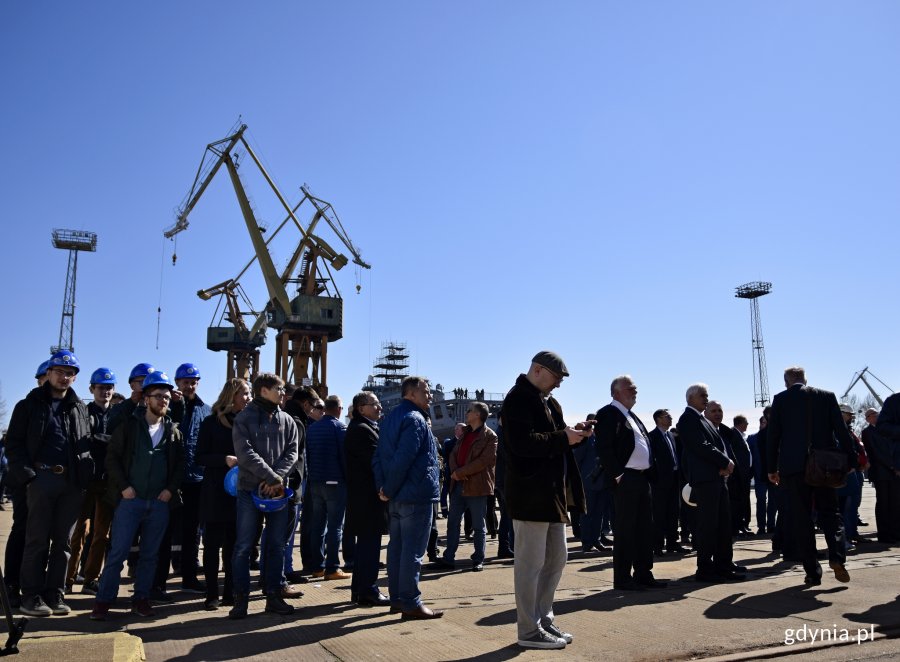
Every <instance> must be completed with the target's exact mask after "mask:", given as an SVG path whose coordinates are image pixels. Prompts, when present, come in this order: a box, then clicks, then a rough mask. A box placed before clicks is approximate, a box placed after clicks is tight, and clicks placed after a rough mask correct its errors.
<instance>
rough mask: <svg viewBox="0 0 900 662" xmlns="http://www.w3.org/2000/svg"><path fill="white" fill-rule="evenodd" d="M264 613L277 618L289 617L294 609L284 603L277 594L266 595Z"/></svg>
mask: <svg viewBox="0 0 900 662" xmlns="http://www.w3.org/2000/svg"><path fill="white" fill-rule="evenodd" d="M266 611H267V612H268V613H270V614H278V615H279V616H290V615H291V614H293V613H294V608H293V607H292V606H291V605H289V604H288V603H287V602H285V601H284V598H282V597H281V596H280V595H279V594H278V593H269V594H268V595H266Z"/></svg>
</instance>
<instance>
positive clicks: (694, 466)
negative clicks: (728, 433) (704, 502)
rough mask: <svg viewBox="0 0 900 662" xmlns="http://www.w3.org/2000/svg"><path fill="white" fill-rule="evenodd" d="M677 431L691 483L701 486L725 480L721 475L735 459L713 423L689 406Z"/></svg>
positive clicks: (684, 465) (680, 419)
mask: <svg viewBox="0 0 900 662" xmlns="http://www.w3.org/2000/svg"><path fill="white" fill-rule="evenodd" d="M677 428H678V438H679V439H681V444H682V447H683V448H684V451H683V456H682V458H681V460H682V463H683V467H684V474H685V476H686V477H687V479H688V482H689V483H690V484H691V485H698V484H700V483H710V482H712V481H714V480H721V479H722V477H721V476H720V475H719V472H720V471H721V470H722V469H725V468H727V467H728V463H729V462H730V461H731V459H730V458H729V457H728V450H727V449H726V448H725V442H724V441H722V437H721V436H720V435H719V433H718V432H717V431H716V429H715V428H714V427H713V424H712V423H710V422H709V421H707V420H706V419H705V418H704V417H703V416H701V415H700V414H698V413H697V412H696V411H695V410H694V409H693V408H692V407H685V410H684V413H683V414H682V415H681V417H680V418H679V419H678V425H677Z"/></svg>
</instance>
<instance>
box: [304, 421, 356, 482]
mask: <svg viewBox="0 0 900 662" xmlns="http://www.w3.org/2000/svg"><path fill="white" fill-rule="evenodd" d="M346 434H347V426H346V425H344V424H343V423H341V422H340V421H339V420H338V419H336V418H335V417H334V416H332V415H330V414H325V415H324V416H323V417H322V418H321V420H318V421H316V422H315V423H313V424H312V425H310V426H309V429H308V430H307V431H306V467H307V471H308V472H309V473H308V476H309V480H310V482H312V483H324V482H326V481H337V482H339V483H344V482H346V476H347V472H346V469H345V467H344V436H345V435H346Z"/></svg>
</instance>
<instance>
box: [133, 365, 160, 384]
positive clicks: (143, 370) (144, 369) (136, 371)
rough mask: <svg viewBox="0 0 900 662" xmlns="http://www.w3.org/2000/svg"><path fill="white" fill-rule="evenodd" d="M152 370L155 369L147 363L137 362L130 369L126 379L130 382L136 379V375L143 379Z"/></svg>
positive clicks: (152, 371)
mask: <svg viewBox="0 0 900 662" xmlns="http://www.w3.org/2000/svg"><path fill="white" fill-rule="evenodd" d="M154 372H156V369H155V368H154V367H153V366H152V365H150V364H149V363H138V364H137V365H136V366H134V367H133V368H132V369H131V374H129V375H128V381H129V382H130V381H131V380H132V379H137V378H138V377H140V378H141V379H143V378H144V377H146V376H147V375H149V374H152V373H154Z"/></svg>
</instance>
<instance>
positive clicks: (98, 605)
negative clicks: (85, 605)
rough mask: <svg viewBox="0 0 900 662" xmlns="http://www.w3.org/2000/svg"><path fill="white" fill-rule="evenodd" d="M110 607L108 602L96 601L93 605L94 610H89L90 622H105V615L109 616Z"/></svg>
mask: <svg viewBox="0 0 900 662" xmlns="http://www.w3.org/2000/svg"><path fill="white" fill-rule="evenodd" d="M110 606H111V605H110V603H109V602H101V601H100V600H97V602H95V603H94V608H93V609H92V610H91V620H92V621H105V620H106V615H107V614H109V608H110Z"/></svg>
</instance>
